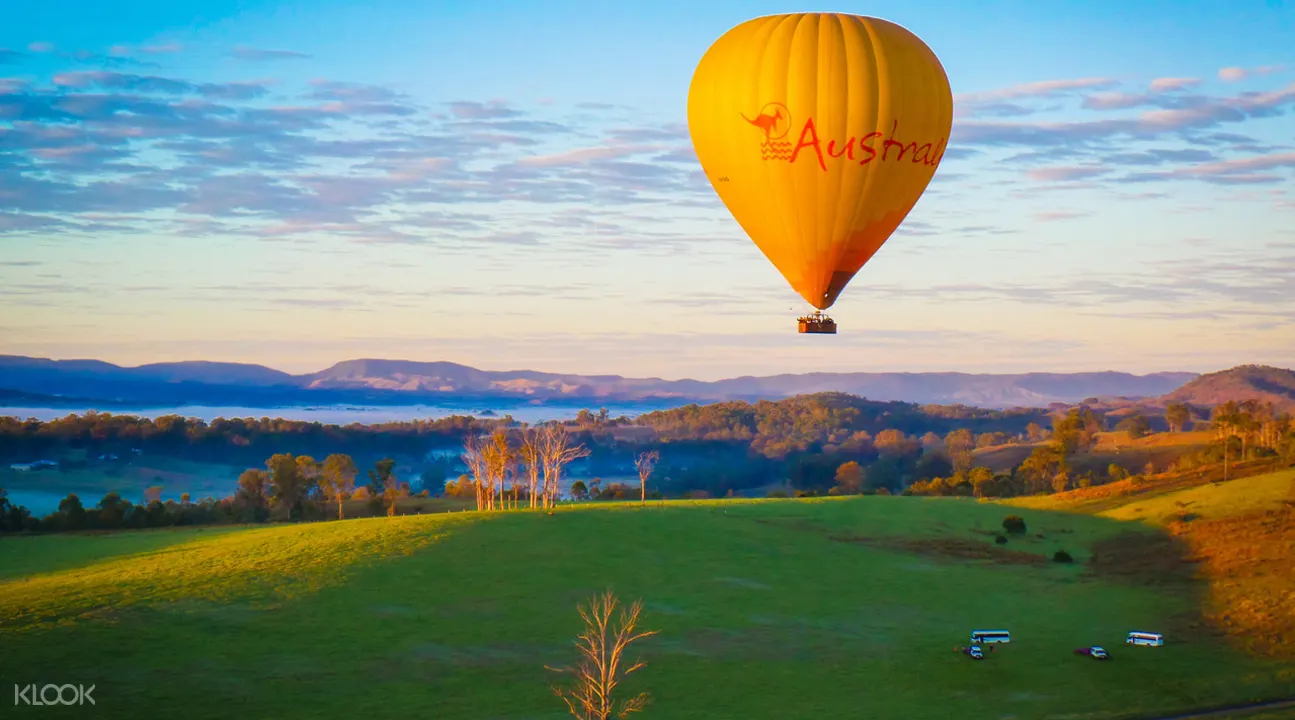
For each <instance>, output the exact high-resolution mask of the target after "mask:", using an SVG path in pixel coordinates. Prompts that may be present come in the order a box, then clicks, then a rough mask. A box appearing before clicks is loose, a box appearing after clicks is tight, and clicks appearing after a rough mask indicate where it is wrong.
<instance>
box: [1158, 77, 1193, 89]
mask: <svg viewBox="0 0 1295 720" xmlns="http://www.w3.org/2000/svg"><path fill="white" fill-rule="evenodd" d="M1200 84H1201V81H1200V80H1199V79H1197V78H1189V77H1167V78H1156V79H1155V80H1152V81H1151V84H1150V85H1149V86H1148V87H1150V88H1151V92H1174V91H1176V90H1189V89H1191V88H1194V87H1196V86H1197V85H1200Z"/></svg>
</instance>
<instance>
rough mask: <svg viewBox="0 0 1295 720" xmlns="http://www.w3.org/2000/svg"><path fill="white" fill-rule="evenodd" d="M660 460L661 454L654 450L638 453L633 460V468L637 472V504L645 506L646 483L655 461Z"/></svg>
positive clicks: (654, 466) (650, 475)
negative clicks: (638, 497) (638, 498)
mask: <svg viewBox="0 0 1295 720" xmlns="http://www.w3.org/2000/svg"><path fill="white" fill-rule="evenodd" d="M660 459H661V454H660V453H658V452H657V451H656V450H649V451H648V452H644V453H639V454H638V456H637V457H635V458H634V467H635V468H637V469H638V471H639V496H640V500H639V503H640V504H642V505H646V504H647V481H648V478H650V477H652V471H653V470H655V469H656V463H657V460H660Z"/></svg>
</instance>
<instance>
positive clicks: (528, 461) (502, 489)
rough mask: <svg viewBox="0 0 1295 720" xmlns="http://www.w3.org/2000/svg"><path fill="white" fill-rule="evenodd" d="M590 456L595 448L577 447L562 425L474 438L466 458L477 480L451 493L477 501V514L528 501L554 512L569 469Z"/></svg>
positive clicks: (500, 431)
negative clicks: (552, 508) (577, 461)
mask: <svg viewBox="0 0 1295 720" xmlns="http://www.w3.org/2000/svg"><path fill="white" fill-rule="evenodd" d="M588 455H589V449H588V448H586V447H585V446H584V445H583V444H579V443H575V442H573V440H572V436H571V434H570V433H569V432H567V429H566V426H564V425H563V424H562V423H556V422H554V423H546V424H544V425H541V426H539V427H525V428H521V429H520V430H517V431H512V432H510V431H509V430H506V429H498V430H495V431H494V432H493V433H491V434H490V435H486V436H478V435H469V436H468V437H467V438H466V439H465V440H464V443H463V455H462V458H463V463H464V465H466V466H467V468H468V470H469V472H471V474H472V475H471V477H468V476H466V475H465V476H461V477H460V478H459V481H458V483H456V484H455V486H454V488H453V489H452V490H451V489H449V488H447V492H452V493H453V494H454V495H457V496H460V497H467V496H469V495H470V496H471V497H474V498H475V499H476V501H477V510H495V509H497V508H507V507H519V506H520V504H521V503H522V502H523V501H525V502H527V503H528V504H529V506H530V507H532V508H534V507H537V506H538V507H543V508H550V507H553V505H554V504H555V503H556V502H557V499H558V495H559V491H560V488H561V480H562V476H563V471H564V470H565V469H566V467H567V465H570V464H571V462H572V461H574V460H576V459H578V458H582V457H587V456H588ZM510 492H511V497H510Z"/></svg>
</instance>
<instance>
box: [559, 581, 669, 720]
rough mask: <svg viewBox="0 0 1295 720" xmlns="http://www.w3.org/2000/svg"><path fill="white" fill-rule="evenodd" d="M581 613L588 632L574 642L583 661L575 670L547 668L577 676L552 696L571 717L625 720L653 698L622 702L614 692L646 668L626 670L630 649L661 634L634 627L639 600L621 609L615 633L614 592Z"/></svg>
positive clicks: (642, 696)
mask: <svg viewBox="0 0 1295 720" xmlns="http://www.w3.org/2000/svg"><path fill="white" fill-rule="evenodd" d="M578 609H579V611H580V618H581V619H582V620H584V623H585V631H584V632H583V633H581V634H580V636H579V637H578V638H577V639H576V650H577V652H578V653H579V655H580V661H579V662H578V663H577V664H576V666H575V667H564V668H548V666H545V667H546V668H548V669H549V670H553V671H555V672H561V673H567V674H570V675H573V676H574V681H573V683H572V685H571V686H570V687H554V688H553V693H554V694H555V695H557V696H558V697H560V698H562V700H563V702H565V703H566V704H567V709H568V710H570V711H571V715H572V716H574V717H576V718H579V720H609V718H611V717H613V715H614V716H615V717H618V718H624V717H628V716H629V715H630V714H632V713H636V712H639V711H640V710H642V709H643V708H644V707H646V706H647V704H648V701H649V699H650V698H649V696H648V694H647V693H645V692H643V693H639V694H638V695H635V696H634V697H632V698H629V699H627V700H622V701H621V702H619V703H618V702H616V697H615V691H616V687H617V686H618V685H620V683H621V682H622V681H623V680H624V679H625V676H627V675H629V674H630V673H632V672H634V671H636V670H639V669H641V668H642V667H643V666H644V663H642V662H635V663H634V664H633V665H630V667H629V668H628V669H625V670H622V669H621V664H622V663H623V662H625V650H626V648H628V647H629V645H630V643H632V642H634V641H635V640H640V639H642V638H645V637H648V636H650V635H655V634H657V632H658V631H656V630H649V631H647V632H638V631H637V630H636V628H635V626H636V625H637V624H638V617H639V613H640V612H641V611H642V610H643V601H641V600H635V601H634V604H633V605H631V606H630V608H629V610H628V611H625V610H622V611H621V614H620V618H619V620H620V622H619V626H618V627H616V628H615V629H614V630H613V629H611V628H610V627H609V625H610V624H611V619H612V613H613V612H614V611H615V609H616V596H615V595H613V594H612V592H611V591H610V590H608V591H607V592H604V593H603V594H602V595H597V596H594V597H593V599H591V600H590V601H589V606H588V607H585V606H578ZM609 631H610V634H609Z"/></svg>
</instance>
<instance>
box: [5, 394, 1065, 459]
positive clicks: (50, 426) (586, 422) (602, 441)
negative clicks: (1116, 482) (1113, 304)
mask: <svg viewBox="0 0 1295 720" xmlns="http://www.w3.org/2000/svg"><path fill="white" fill-rule="evenodd" d="M1031 421H1038V422H1046V411H1043V410H1037V409H1033V410H1030V409H1024V410H1012V411H994V410H981V409H977V408H967V407H965V406H951V407H941V406H918V405H914V404H911V403H900V402H873V401H869V400H865V399H862V398H858V397H855V396H852V395H846V394H842V393H820V394H816V395H805V396H798V397H794V398H789V399H786V400H779V401H776V402H775V401H762V402H758V403H754V404H751V403H746V402H727V403H716V404H712V405H705V406H698V405H689V406H686V407H681V408H675V409H672V410H662V411H656V412H651V413H647V414H644V415H640V416H638V417H636V418H628V417H624V416H622V417H615V418H613V417H611V416H610V414H609V413H608V411H607V410H606V409H605V408H604V409H601V410H599V411H598V412H592V411H589V410H581V411H580V413H579V414H578V415H577V417H576V418H575V419H574V420H572V421H568V422H567V423H564V424H565V425H566V426H568V427H569V428H571V429H572V430H573V431H574V432H576V433H579V434H582V437H581V438H580V440H581V442H585V443H588V444H590V445H591V450H594V451H596V450H597V448H598V447H605V446H609V445H612V444H615V443H616V442H617V440H616V437H617V433H616V429H617V428H622V427H626V426H631V425H634V426H641V427H644V428H649V429H650V433H651V435H650V439H649V441H650V442H656V443H662V444H665V443H688V442H698V443H707V442H714V441H720V442H725V443H738V444H743V445H747V446H749V447H750V448H752V449H753V450H755V451H756V452H758V453H760V454H763V455H765V456H767V457H775V458H776V457H786V456H787V455H789V454H791V453H794V452H804V451H806V450H808V449H810V448H812V447H814V446H815V445H832V444H834V443H840V442H844V441H845V440H847V439H849V438H850V437H851V436H852V435H854V434H855V433H858V432H861V431H862V432H867V433H871V434H876V433H878V432H880V431H882V430H886V429H894V430H900V431H902V432H905V433H908V434H918V435H920V434H922V433H925V432H936V433H940V434H943V433H946V432H948V431H949V430H952V429H955V428H956V427H969V428H971V429H972V430H973V431H975V432H977V433H980V432H1003V433H1005V434H1006V435H1009V436H1017V435H1019V434H1020V433H1022V432H1023V431H1024V428H1025V426H1026V424H1027V423H1029V422H1031ZM517 425H518V423H516V422H515V421H514V420H513V419H512V417H510V416H507V415H505V416H504V417H502V418H498V419H493V418H474V417H468V416H451V417H446V418H440V419H436V420H414V421H409V422H389V423H377V424H372V425H362V424H359V423H353V424H349V425H331V424H324V423H318V422H306V421H300V420H284V419H282V418H260V419H255V418H217V419H215V420H212V421H211V422H206V421H203V420H200V419H197V418H185V417H182V416H179V415H165V416H161V417H158V418H155V419H150V418H142V417H136V416H131V415H113V414H109V413H100V412H87V413H84V414H80V415H77V414H70V415H68V416H66V417H63V418H59V419H57V420H51V421H47V422H41V421H38V420H34V419H32V420H21V419H17V418H12V417H0V458H3V459H4V460H5V461H7V462H22V461H33V460H39V459H42V458H44V457H47V456H51V455H56V454H58V453H60V452H65V451H67V450H73V449H76V450H86V451H88V452H90V453H98V454H106V453H116V454H122V453H126V452H129V451H130V450H132V449H136V450H141V451H143V452H145V453H148V454H159V455H168V456H175V457H183V458H186V459H192V460H200V461H207V462H224V463H228V462H240V461H242V462H253V461H256V460H257V459H258V458H264V457H266V456H267V455H269V454H272V453H275V452H294V453H299V454H310V455H315V456H320V455H325V454H328V453H331V452H344V453H347V454H349V455H351V456H353V457H369V456H383V455H392V456H398V455H422V454H423V453H425V452H426V451H427V449H428V448H431V447H438V446H441V447H448V446H456V445H459V444H461V443H462V442H463V440H464V439H465V438H466V437H468V436H469V435H474V434H480V433H489V432H492V431H494V430H495V429H498V428H509V427H516V426H517Z"/></svg>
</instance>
